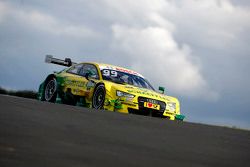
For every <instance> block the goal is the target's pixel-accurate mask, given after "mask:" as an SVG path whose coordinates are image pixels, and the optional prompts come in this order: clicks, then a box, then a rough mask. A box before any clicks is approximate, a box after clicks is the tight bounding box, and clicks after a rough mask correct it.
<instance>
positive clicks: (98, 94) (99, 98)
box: [92, 85, 106, 109]
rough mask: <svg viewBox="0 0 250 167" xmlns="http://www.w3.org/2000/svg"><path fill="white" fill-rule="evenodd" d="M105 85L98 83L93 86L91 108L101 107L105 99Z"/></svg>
mask: <svg viewBox="0 0 250 167" xmlns="http://www.w3.org/2000/svg"><path fill="white" fill-rule="evenodd" d="M105 94H106V91H105V87H104V85H98V86H97V87H96V88H95V91H94V94H93V98H92V108H95V109H102V108H103V105H104V101H105Z"/></svg>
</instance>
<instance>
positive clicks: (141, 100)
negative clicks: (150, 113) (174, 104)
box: [138, 97, 166, 113]
mask: <svg viewBox="0 0 250 167" xmlns="http://www.w3.org/2000/svg"><path fill="white" fill-rule="evenodd" d="M144 102H151V103H155V104H159V105H160V110H157V111H158V112H161V113H163V112H164V111H165V109H166V103H165V102H163V101H159V100H155V99H150V98H145V97H138V103H139V110H145V107H144ZM146 109H148V108H146ZM150 110H153V109H150Z"/></svg>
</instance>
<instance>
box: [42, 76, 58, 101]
mask: <svg viewBox="0 0 250 167" xmlns="http://www.w3.org/2000/svg"><path fill="white" fill-rule="evenodd" d="M56 88H57V83H56V79H55V78H50V79H48V80H47V81H46V84H45V89H44V100H45V101H48V102H52V103H54V102H55V101H56V96H57V91H56Z"/></svg>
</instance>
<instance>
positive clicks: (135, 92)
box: [111, 82, 178, 101]
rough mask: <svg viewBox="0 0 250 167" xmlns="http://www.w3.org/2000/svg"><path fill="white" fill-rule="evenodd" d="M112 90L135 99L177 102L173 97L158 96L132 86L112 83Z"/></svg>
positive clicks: (152, 92)
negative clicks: (132, 96) (140, 97)
mask: <svg viewBox="0 0 250 167" xmlns="http://www.w3.org/2000/svg"><path fill="white" fill-rule="evenodd" d="M111 87H112V88H111V89H113V90H119V91H123V92H126V93H129V94H133V95H135V96H137V97H139V96H142V97H146V98H150V99H157V100H162V101H178V100H177V99H176V98H175V97H171V96H167V95H164V94H160V93H158V92H156V91H153V90H149V89H145V88H139V87H136V86H132V85H128V84H126V85H123V84H116V83H113V82H112V86H111Z"/></svg>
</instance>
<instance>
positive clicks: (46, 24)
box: [0, 0, 250, 129]
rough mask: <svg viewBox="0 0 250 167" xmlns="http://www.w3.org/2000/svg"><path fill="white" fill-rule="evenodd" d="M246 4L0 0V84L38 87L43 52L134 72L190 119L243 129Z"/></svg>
mask: <svg viewBox="0 0 250 167" xmlns="http://www.w3.org/2000/svg"><path fill="white" fill-rule="evenodd" d="M249 29H250V2H249V1H248V0H199V1H197V0H188V1H187V0H178V1H175V0H60V1H57V0H35V1H34V0H0V58H1V61H0V86H1V87H4V88H7V89H15V90H20V89H29V90H37V89H38V86H39V84H40V83H41V82H42V81H43V80H44V79H45V77H46V76H47V75H48V74H49V73H51V72H53V71H58V70H60V69H62V67H58V66H56V65H51V64H46V63H44V59H45V55H47V54H51V55H54V56H55V57H58V58H62V59H63V58H65V57H70V58H71V59H72V60H73V61H75V62H85V61H87V62H91V61H95V62H103V63H109V64H114V65H118V66H122V67H126V68H129V69H133V70H135V71H137V72H139V73H141V74H142V75H144V76H145V77H146V78H147V79H148V80H149V81H150V82H151V83H152V84H153V85H154V87H155V88H157V87H158V86H164V87H165V88H166V93H167V95H171V96H175V97H178V98H179V100H180V102H181V112H182V114H184V115H185V116H186V120H187V121H189V122H198V123H205V124H213V125H221V126H230V127H232V126H234V127H238V128H245V129H250V87H249V85H250V75H249V72H250V47H249V43H250V33H249Z"/></svg>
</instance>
